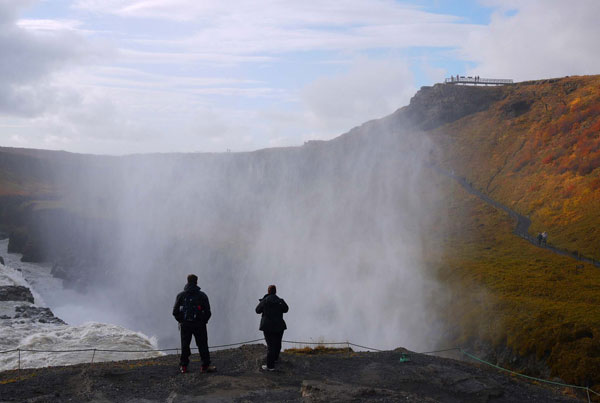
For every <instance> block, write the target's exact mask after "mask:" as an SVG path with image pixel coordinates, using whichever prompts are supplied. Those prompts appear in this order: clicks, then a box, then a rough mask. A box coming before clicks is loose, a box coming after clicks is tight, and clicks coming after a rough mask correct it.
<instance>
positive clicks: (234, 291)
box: [60, 119, 439, 349]
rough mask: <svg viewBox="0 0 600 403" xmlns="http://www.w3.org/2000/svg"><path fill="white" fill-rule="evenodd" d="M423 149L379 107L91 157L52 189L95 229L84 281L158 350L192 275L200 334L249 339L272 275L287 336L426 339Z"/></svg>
mask: <svg viewBox="0 0 600 403" xmlns="http://www.w3.org/2000/svg"><path fill="white" fill-rule="evenodd" d="M432 151H433V145H432V143H431V142H430V141H429V140H428V138H427V137H426V135H425V134H423V133H422V132H421V133H419V132H411V131H409V130H405V129H403V128H402V127H399V125H398V124H397V123H393V122H392V121H391V120H390V119H387V120H386V119H384V120H380V121H373V122H369V123H367V124H365V125H363V126H361V127H359V128H356V129H353V130H352V131H350V132H349V133H347V134H346V135H343V136H341V137H338V138H337V139H334V140H332V141H328V142H309V143H307V144H305V145H304V146H302V147H296V148H284V149H267V150H260V151H256V152H251V153H223V154H154V155H134V156H126V157H89V160H87V162H85V163H83V162H80V163H79V164H80V165H78V167H79V168H78V169H73V168H72V167H71V168H69V169H66V168H65V169H63V170H61V172H60V176H61V177H62V179H61V181H62V182H64V183H68V185H67V186H66V189H65V195H66V196H65V201H66V202H67V203H68V204H69V206H70V208H71V209H72V210H73V211H76V212H77V214H78V215H81V216H86V217H87V222H89V223H95V224H87V225H88V226H89V228H86V231H88V232H94V233H96V234H100V235H99V236H97V237H99V238H100V239H102V241H101V242H96V243H95V244H94V246H93V247H92V248H91V249H92V250H91V251H89V252H88V253H93V254H94V255H95V256H101V260H102V261H103V262H104V264H103V265H101V267H97V268H93V267H87V268H86V269H85V270H86V272H85V276H86V278H87V279H88V283H89V285H88V287H87V289H86V293H87V295H88V297H89V299H90V300H91V301H93V302H91V303H92V304H94V305H95V306H96V307H101V309H102V310H103V311H105V312H106V313H107V315H108V316H111V315H112V317H113V320H114V322H115V323H118V324H122V325H125V326H127V327H129V328H132V329H134V330H139V331H143V332H145V333H146V334H149V335H154V336H157V337H158V339H159V343H160V345H161V346H163V347H174V346H177V345H178V333H177V327H176V322H175V321H174V319H173V318H172V316H171V308H172V304H173V302H174V299H175V295H176V294H177V293H178V292H179V291H181V290H182V288H183V286H184V284H185V277H186V275H187V274H188V273H195V274H197V275H198V277H199V286H200V287H201V288H202V290H203V291H205V292H206V293H207V295H208V296H209V298H210V301H211V305H212V311H213V317H212V319H211V321H210V323H209V326H208V328H209V344H213V345H214V344H225V343H231V342H237V341H243V340H249V339H253V338H257V337H261V334H260V333H259V331H258V323H259V317H258V315H256V314H255V313H254V307H255V306H256V304H257V303H258V298H260V297H262V296H263V295H264V294H265V292H266V288H267V286H268V285H269V284H276V285H277V288H278V294H279V295H280V296H281V297H282V298H284V299H285V300H286V301H287V302H288V304H289V306H290V311H289V313H288V314H286V316H285V319H286V321H287V323H288V330H287V332H286V335H285V336H284V338H285V339H298V340H304V341H341V340H350V341H353V342H355V343H359V344H364V345H371V346H374V347H380V348H394V347H398V346H404V347H407V348H411V349H422V348H430V347H431V346H433V345H434V344H435V343H436V341H438V338H439V327H438V324H437V321H436V318H435V312H433V311H432V309H430V307H429V304H428V301H429V300H430V298H431V296H432V295H434V294H435V293H437V292H439V290H438V285H437V284H436V283H435V281H433V280H432V279H431V278H430V276H429V275H428V273H427V271H426V269H425V266H424V263H423V258H424V256H425V255H426V254H427V250H426V248H425V247H424V243H423V239H424V238H425V237H426V236H427V234H426V231H428V230H430V229H431V228H432V227H433V226H434V222H433V220H434V218H433V217H434V214H433V211H434V209H435V208H436V205H435V200H436V197H435V193H436V190H435V189H434V188H432V187H431V186H428V179H427V175H429V173H428V171H429V170H430V168H428V167H427V164H426V162H425V161H427V158H428V155H429V154H430V153H431V152H432ZM82 161H83V159H82ZM82 270H83V269H82ZM74 315H75V316H73V318H71V319H72V320H76V321H77V320H84V319H85V320H94V318H77V317H76V313H74ZM69 319H70V318H66V320H69ZM103 319H105V318H103Z"/></svg>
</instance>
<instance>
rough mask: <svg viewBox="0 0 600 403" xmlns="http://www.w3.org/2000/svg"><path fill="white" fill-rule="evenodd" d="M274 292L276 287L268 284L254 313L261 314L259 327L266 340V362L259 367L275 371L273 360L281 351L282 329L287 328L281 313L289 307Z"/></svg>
mask: <svg viewBox="0 0 600 403" xmlns="http://www.w3.org/2000/svg"><path fill="white" fill-rule="evenodd" d="M276 294H277V288H276V287H275V286H274V285H270V286H269V288H268V289H267V294H266V295H265V296H264V297H262V298H261V299H260V300H259V303H258V305H257V306H256V313H258V314H262V318H261V319H260V328H259V329H260V330H262V331H263V333H264V335H265V341H266V342H267V364H266V365H263V366H262V367H261V368H262V369H263V370H265V371H275V362H276V361H277V360H278V359H279V352H280V351H281V339H282V338H283V332H284V330H285V329H287V326H286V324H285V321H284V320H283V314H284V313H286V312H287V311H288V310H289V307H288V305H287V304H286V303H285V301H284V300H283V299H282V298H279V297H278V296H277V295H276Z"/></svg>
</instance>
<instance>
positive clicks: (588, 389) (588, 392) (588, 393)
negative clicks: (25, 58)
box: [585, 387, 592, 403]
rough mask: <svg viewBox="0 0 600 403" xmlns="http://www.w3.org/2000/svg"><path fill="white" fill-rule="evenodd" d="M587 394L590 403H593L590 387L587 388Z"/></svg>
mask: <svg viewBox="0 0 600 403" xmlns="http://www.w3.org/2000/svg"><path fill="white" fill-rule="evenodd" d="M585 392H586V393H587V397H588V403H591V402H592V399H590V388H589V387H586V388H585Z"/></svg>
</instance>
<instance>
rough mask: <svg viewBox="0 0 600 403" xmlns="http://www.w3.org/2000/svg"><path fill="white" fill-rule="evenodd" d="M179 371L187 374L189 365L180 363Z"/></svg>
mask: <svg viewBox="0 0 600 403" xmlns="http://www.w3.org/2000/svg"><path fill="white" fill-rule="evenodd" d="M179 372H181V373H182V374H185V373H186V372H187V366H186V365H180V366H179Z"/></svg>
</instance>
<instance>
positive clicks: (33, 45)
mask: <svg viewBox="0 0 600 403" xmlns="http://www.w3.org/2000/svg"><path fill="white" fill-rule="evenodd" d="M25 3H28V2H25ZM21 8H23V3H19V2H9V1H1V2H0V52H1V54H2V57H1V58H0V116H1V115H12V114H16V115H25V116H35V115H39V114H41V113H43V112H44V111H46V110H48V109H51V108H53V107H55V105H56V104H57V103H58V102H62V101H64V100H67V99H72V97H71V95H70V94H64V93H62V90H61V88H59V87H57V86H55V85H54V84H53V83H52V77H53V75H54V74H55V73H56V72H58V71H61V70H62V69H63V68H65V67H67V66H69V65H71V64H73V63H80V62H82V61H84V60H86V59H88V58H89V57H90V56H91V55H92V54H93V51H92V50H91V48H90V46H89V44H88V43H86V42H85V40H84V39H83V38H82V37H81V36H79V35H77V34H75V33H73V32H71V31H70V30H68V29H62V28H61V25H64V24H61V23H59V22H56V24H54V25H53V24H52V23H50V21H49V20H42V21H41V22H40V23H39V24H37V25H35V24H33V23H32V22H31V21H29V22H28V20H25V21H24V22H23V21H22V22H21V24H20V25H19V24H18V23H17V14H18V12H19V10H21ZM42 27H45V29H40V28H42Z"/></svg>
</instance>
